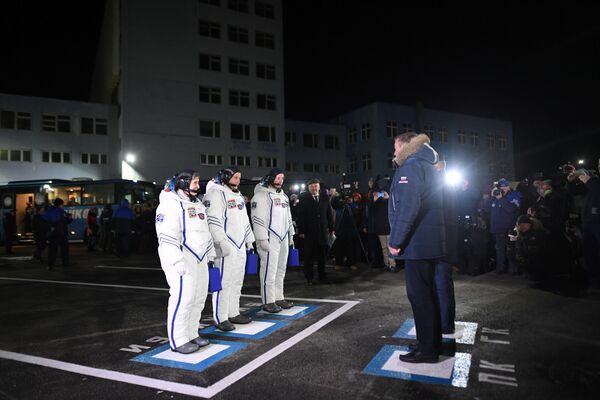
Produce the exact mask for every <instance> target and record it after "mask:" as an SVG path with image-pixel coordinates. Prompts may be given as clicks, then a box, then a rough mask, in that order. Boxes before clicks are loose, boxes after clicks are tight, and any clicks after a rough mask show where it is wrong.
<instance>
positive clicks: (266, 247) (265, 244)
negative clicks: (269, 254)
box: [256, 239, 269, 251]
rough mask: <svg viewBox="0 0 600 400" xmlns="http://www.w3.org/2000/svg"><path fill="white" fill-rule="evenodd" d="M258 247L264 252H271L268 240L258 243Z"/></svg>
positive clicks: (260, 240) (258, 241)
mask: <svg viewBox="0 0 600 400" xmlns="http://www.w3.org/2000/svg"><path fill="white" fill-rule="evenodd" d="M256 245H257V246H258V248H259V249H260V250H262V251H269V241H268V240H266V239H259V240H257V241H256Z"/></svg>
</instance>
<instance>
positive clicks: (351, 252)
mask: <svg viewBox="0 0 600 400" xmlns="http://www.w3.org/2000/svg"><path fill="white" fill-rule="evenodd" d="M333 246H334V250H335V263H336V264H337V265H344V257H346V263H345V265H346V266H351V265H356V262H357V260H358V251H359V249H360V243H359V241H358V238H357V237H356V236H353V234H352V233H351V232H350V233H346V234H343V235H340V236H338V237H337V239H336V240H335V243H334V245H333Z"/></svg>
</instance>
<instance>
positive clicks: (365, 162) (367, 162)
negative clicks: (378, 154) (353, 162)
mask: <svg viewBox="0 0 600 400" xmlns="http://www.w3.org/2000/svg"><path fill="white" fill-rule="evenodd" d="M362 169H363V171H365V172H367V171H370V170H371V154H370V153H367V154H363V155H362Z"/></svg>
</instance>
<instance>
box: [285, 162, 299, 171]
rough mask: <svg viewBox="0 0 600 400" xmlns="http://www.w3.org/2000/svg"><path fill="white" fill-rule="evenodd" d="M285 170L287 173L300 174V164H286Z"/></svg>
mask: <svg viewBox="0 0 600 400" xmlns="http://www.w3.org/2000/svg"><path fill="white" fill-rule="evenodd" d="M285 170H286V171H287V172H298V163H297V162H290V161H286V162H285Z"/></svg>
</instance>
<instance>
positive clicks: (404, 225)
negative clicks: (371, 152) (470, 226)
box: [389, 135, 446, 260]
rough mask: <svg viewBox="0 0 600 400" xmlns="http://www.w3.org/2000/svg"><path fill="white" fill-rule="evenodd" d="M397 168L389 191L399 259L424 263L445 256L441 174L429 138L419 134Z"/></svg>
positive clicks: (398, 160) (394, 244) (393, 238)
mask: <svg viewBox="0 0 600 400" xmlns="http://www.w3.org/2000/svg"><path fill="white" fill-rule="evenodd" d="M394 161H395V162H396V164H397V165H398V168H397V169H396V172H395V173H394V179H393V180H392V186H391V188H390V201H389V220H390V226H391V233H390V246H392V247H394V248H400V249H402V251H401V253H400V256H399V258H402V259H407V260H422V259H432V258H439V257H443V256H445V254H446V239H445V233H444V214H443V200H442V181H441V178H440V176H441V174H440V173H438V172H437V171H436V169H435V167H434V164H435V163H436V162H437V161H438V155H437V153H436V151H435V150H434V149H433V148H431V146H429V138H428V137H427V135H418V136H416V137H414V138H413V139H412V140H411V141H410V143H408V144H406V145H405V146H404V147H403V149H402V151H401V152H400V154H399V155H398V156H397V157H396V158H395V159H394Z"/></svg>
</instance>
